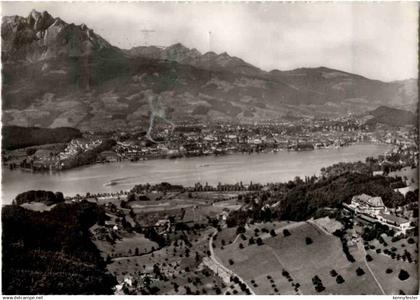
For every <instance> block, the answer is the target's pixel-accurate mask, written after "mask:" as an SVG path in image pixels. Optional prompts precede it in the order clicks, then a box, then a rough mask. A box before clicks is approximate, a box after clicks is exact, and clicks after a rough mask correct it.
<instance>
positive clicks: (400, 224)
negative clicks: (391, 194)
mask: <svg viewBox="0 0 420 300" xmlns="http://www.w3.org/2000/svg"><path fill="white" fill-rule="evenodd" d="M344 207H345V208H347V209H349V210H350V211H352V212H354V213H355V215H357V216H359V217H361V218H362V219H365V220H367V221H373V222H379V223H382V224H384V225H387V226H389V227H391V228H393V229H395V230H396V231H398V232H399V233H403V234H405V233H406V232H407V231H408V230H410V229H412V228H413V226H411V222H412V220H410V219H409V218H408V215H404V213H401V215H400V216H397V215H396V214H395V211H393V212H392V211H391V210H389V209H388V208H387V207H386V206H385V205H384V203H383V201H382V198H381V197H372V196H369V195H366V194H361V195H357V196H354V197H353V198H352V200H351V203H350V204H344Z"/></svg>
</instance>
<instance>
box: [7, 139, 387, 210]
mask: <svg viewBox="0 0 420 300" xmlns="http://www.w3.org/2000/svg"><path fill="white" fill-rule="evenodd" d="M390 149H391V146H390V145H386V144H354V145H351V146H348V147H343V148H338V149H320V150H314V151H291V152H288V151H279V152H277V153H259V154H251V155H249V154H231V155H225V156H206V157H192V158H178V159H155V160H149V161H140V162H134V163H133V162H119V163H108V164H95V165H90V166H86V167H79V168H75V169H71V170H68V171H64V172H57V173H53V174H48V173H29V172H25V171H21V170H13V171H10V170H8V169H6V168H3V170H2V203H3V204H9V203H11V201H12V200H13V198H14V197H15V196H16V195H17V194H19V193H21V192H24V191H27V190H52V191H62V192H63V193H64V194H65V195H66V196H73V195H76V194H80V195H83V194H86V193H88V192H89V193H107V192H108V193H110V192H117V191H121V190H128V189H131V188H132V187H133V186H134V185H135V184H139V183H158V182H164V181H166V182H170V183H173V184H183V185H193V184H194V183H196V182H201V183H203V184H204V183H206V182H207V183H208V184H211V185H217V184H218V182H222V183H231V184H233V183H236V182H240V181H242V182H244V183H249V182H251V181H253V182H259V183H262V184H264V183H269V182H281V181H287V180H291V179H293V178H294V177H295V176H300V177H304V176H312V175H319V172H320V169H321V168H322V167H325V166H329V165H332V164H334V163H337V162H355V161H359V160H361V161H364V160H365V159H366V157H369V156H373V157H376V156H378V155H381V154H383V153H384V152H386V151H388V150H390Z"/></svg>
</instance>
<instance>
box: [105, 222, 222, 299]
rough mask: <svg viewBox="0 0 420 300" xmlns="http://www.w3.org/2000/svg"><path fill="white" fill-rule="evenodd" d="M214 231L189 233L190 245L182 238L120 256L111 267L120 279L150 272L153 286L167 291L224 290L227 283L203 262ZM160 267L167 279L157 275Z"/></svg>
mask: <svg viewBox="0 0 420 300" xmlns="http://www.w3.org/2000/svg"><path fill="white" fill-rule="evenodd" d="M211 232H212V230H211V229H210V230H204V231H202V232H197V233H195V234H193V233H191V234H188V240H189V241H191V242H192V245H191V246H190V247H187V245H186V244H185V243H184V242H183V241H182V240H178V241H176V242H173V243H172V244H171V245H170V246H167V247H165V248H162V249H159V250H156V251H153V252H152V253H148V254H144V255H140V256H132V257H121V258H118V257H117V258H115V259H113V261H112V263H111V264H109V265H108V270H109V271H110V272H111V273H113V274H114V275H115V276H116V277H117V280H118V281H120V282H121V281H123V280H124V279H125V278H128V277H130V276H132V275H135V274H140V273H142V274H148V275H147V276H148V277H149V278H151V279H152V284H151V286H153V287H155V288H158V289H159V291H160V292H159V293H163V294H169V295H171V294H189V293H193V294H195V293H199V294H218V293H222V290H223V289H225V288H226V285H225V284H224V283H223V281H222V280H221V279H220V278H219V277H218V276H214V274H213V273H212V272H211V271H210V270H209V269H208V268H207V267H206V266H204V265H203V264H202V262H201V258H202V257H204V256H205V255H206V254H207V251H208V238H209V235H210V233H211ZM156 268H158V269H159V271H160V272H161V274H164V277H165V278H164V279H163V278H156V276H155V275H156V274H155V273H156Z"/></svg>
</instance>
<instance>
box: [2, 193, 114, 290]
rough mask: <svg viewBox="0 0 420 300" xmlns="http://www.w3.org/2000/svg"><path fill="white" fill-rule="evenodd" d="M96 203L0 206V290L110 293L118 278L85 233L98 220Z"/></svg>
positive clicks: (100, 212)
mask: <svg viewBox="0 0 420 300" xmlns="http://www.w3.org/2000/svg"><path fill="white" fill-rule="evenodd" d="M104 219H105V212H104V211H103V209H101V208H99V207H98V206H97V205H96V204H92V203H89V202H86V201H84V202H81V203H74V204H64V203H61V204H58V205H57V206H56V207H54V208H53V209H51V211H48V212H35V211H31V210H26V209H24V208H22V207H19V206H16V205H9V206H5V207H4V208H3V210H2V225H3V236H2V251H3V252H2V257H3V267H2V268H3V269H2V275H3V276H2V278H3V279H2V286H3V288H2V292H3V294H21V295H28V294H29V295H33V294H58V295H62V294H112V293H113V291H112V287H113V286H115V284H117V282H116V280H115V278H114V277H113V276H112V275H111V274H109V273H107V272H106V269H105V262H104V261H103V259H102V258H101V256H100V254H99V251H98V250H97V248H96V247H95V245H94V244H93V243H92V241H91V239H90V232H89V227H91V226H92V225H93V224H95V223H96V222H98V223H103V222H104Z"/></svg>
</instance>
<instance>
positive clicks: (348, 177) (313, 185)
mask: <svg viewBox="0 0 420 300" xmlns="http://www.w3.org/2000/svg"><path fill="white" fill-rule="evenodd" d="M395 182H396V179H393V178H388V177H384V176H370V175H366V174H358V173H347V174H343V175H340V176H337V177H333V178H328V179H321V180H319V181H316V182H308V183H298V184H294V185H291V186H290V189H289V190H288V192H287V193H285V194H282V195H280V196H279V199H278V200H279V201H280V205H279V206H278V212H277V213H278V214H279V215H280V216H281V217H282V218H283V219H287V220H296V221H298V220H299V221H300V220H306V219H308V218H310V217H311V216H312V214H313V213H315V212H316V211H317V210H318V209H319V208H323V207H333V208H334V207H339V206H340V205H341V204H342V203H350V202H351V199H352V197H353V196H355V195H360V194H368V195H370V196H380V197H381V198H382V200H383V202H384V204H385V205H386V206H387V207H394V206H397V205H402V204H403V203H404V202H405V199H404V196H403V195H401V194H400V193H397V192H394V190H393V189H392V187H391V186H392V184H393V183H395Z"/></svg>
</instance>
